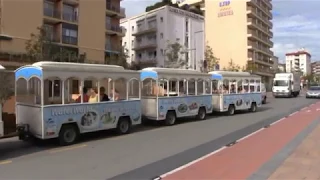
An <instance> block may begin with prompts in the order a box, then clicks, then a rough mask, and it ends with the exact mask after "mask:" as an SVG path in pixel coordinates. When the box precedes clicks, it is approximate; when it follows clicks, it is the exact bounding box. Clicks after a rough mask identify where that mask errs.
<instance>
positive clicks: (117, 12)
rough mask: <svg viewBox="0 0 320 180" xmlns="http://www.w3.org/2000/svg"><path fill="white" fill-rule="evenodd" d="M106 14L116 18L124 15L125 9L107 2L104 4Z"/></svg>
mask: <svg viewBox="0 0 320 180" xmlns="http://www.w3.org/2000/svg"><path fill="white" fill-rule="evenodd" d="M106 15H107V16H115V17H118V18H125V17H126V9H125V8H122V7H117V6H114V5H112V4H107V6H106Z"/></svg>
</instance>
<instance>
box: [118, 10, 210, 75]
mask: <svg viewBox="0 0 320 180" xmlns="http://www.w3.org/2000/svg"><path fill="white" fill-rule="evenodd" d="M120 25H121V26H123V27H124V28H125V29H126V35H125V37H124V38H123V40H122V43H123V46H125V47H126V49H127V50H128V53H129V57H128V62H139V63H140V64H141V65H142V66H144V67H148V66H164V62H165V58H166V54H167V53H168V52H167V49H168V48H167V47H168V43H175V42H178V43H179V44H180V45H182V46H183V55H182V57H181V58H183V59H184V60H185V61H187V63H188V67H190V68H193V69H197V70H200V69H201V68H202V67H203V60H204V50H205V38H204V18H203V16H200V15H197V14H194V13H191V12H188V11H184V10H181V9H178V8H173V7H171V6H163V7H160V8H158V9H155V10H152V11H149V12H146V13H143V14H140V15H138V16H135V17H132V18H128V19H124V20H121V23H120Z"/></svg>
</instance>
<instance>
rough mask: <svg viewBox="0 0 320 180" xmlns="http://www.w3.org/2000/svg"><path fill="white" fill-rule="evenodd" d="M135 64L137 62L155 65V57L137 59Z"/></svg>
mask: <svg viewBox="0 0 320 180" xmlns="http://www.w3.org/2000/svg"><path fill="white" fill-rule="evenodd" d="M135 62H138V63H140V64H156V63H157V57H146V58H137V59H136V60H135Z"/></svg>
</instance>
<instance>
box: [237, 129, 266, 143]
mask: <svg viewBox="0 0 320 180" xmlns="http://www.w3.org/2000/svg"><path fill="white" fill-rule="evenodd" d="M264 129H265V128H261V129H258V130H257V131H255V132H253V133H251V134H249V135H246V136H245V137H243V138H240V139H238V140H237V142H240V141H242V140H245V139H247V138H249V137H251V136H253V135H255V134H257V133H258V132H260V131H262V130H264Z"/></svg>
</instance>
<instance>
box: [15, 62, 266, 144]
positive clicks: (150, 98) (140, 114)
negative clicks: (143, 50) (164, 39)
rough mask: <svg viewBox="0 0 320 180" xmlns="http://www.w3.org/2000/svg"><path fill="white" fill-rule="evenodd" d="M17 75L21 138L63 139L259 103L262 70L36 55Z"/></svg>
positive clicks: (168, 122) (123, 130)
mask: <svg viewBox="0 0 320 180" xmlns="http://www.w3.org/2000/svg"><path fill="white" fill-rule="evenodd" d="M15 79H16V80H15V84H16V85H15V88H16V89H15V96H16V121H17V128H18V134H19V138H20V139H22V140H25V139H28V138H29V137H35V138H38V139H52V138H58V139H59V142H60V143H61V144H62V145H70V144H73V143H75V142H76V141H77V139H78V137H79V135H80V134H82V133H87V132H94V131H99V130H106V129H116V130H117V131H118V132H119V133H120V134H127V133H129V132H130V130H131V129H132V127H133V126H135V125H139V124H141V122H142V119H143V120H145V121H163V122H164V123H165V124H166V125H174V124H175V123H176V121H177V119H179V118H182V117H196V119H198V120H204V119H206V117H207V115H208V114H210V113H212V112H226V113H228V114H229V115H233V114H234V113H235V111H237V110H250V111H252V112H255V111H256V110H257V108H258V107H260V106H261V104H262V98H261V89H260V87H261V78H260V77H259V76H256V75H252V74H250V73H248V72H227V71H213V72H209V73H202V72H199V71H196V70H192V69H172V68H158V67H149V68H144V69H142V70H140V71H133V70H127V69H124V68H123V67H121V66H115V65H100V64H99V65H98V64H78V63H65V62H37V63H34V64H32V65H27V66H23V67H20V68H19V69H17V70H16V71H15Z"/></svg>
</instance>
